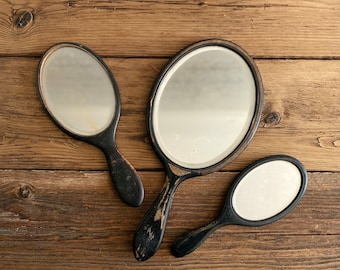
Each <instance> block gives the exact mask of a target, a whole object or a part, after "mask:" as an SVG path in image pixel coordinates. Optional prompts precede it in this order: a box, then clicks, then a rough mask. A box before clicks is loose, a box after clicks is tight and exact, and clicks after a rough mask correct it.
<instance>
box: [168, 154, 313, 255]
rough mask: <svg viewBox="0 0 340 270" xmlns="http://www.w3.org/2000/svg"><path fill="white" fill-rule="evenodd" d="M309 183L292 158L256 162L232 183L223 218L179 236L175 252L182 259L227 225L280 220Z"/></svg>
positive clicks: (175, 244) (256, 224) (268, 222)
mask: <svg viewBox="0 0 340 270" xmlns="http://www.w3.org/2000/svg"><path fill="white" fill-rule="evenodd" d="M307 182H308V177H307V172H306V170H305V168H304V167H303V165H302V164H301V163H300V162H299V161H298V160H296V159H295V158H292V157H290V156H283V155H278V156H271V157H267V158H264V159H261V160H259V161H257V162H255V163H254V164H252V165H250V166H249V167H248V168H246V169H245V170H244V171H243V172H241V173H240V175H239V176H238V177H237V178H236V179H235V180H234V182H233V183H232V185H231V187H230V189H229V191H228V194H227V197H226V201H225V205H224V208H223V210H222V211H221V213H220V215H219V216H218V217H217V218H216V219H215V220H214V221H213V222H210V223H209V224H207V225H205V226H203V227H201V228H198V229H196V230H194V231H192V232H190V233H188V234H185V235H183V236H181V237H179V238H178V239H177V240H176V242H175V243H174V245H173V247H172V253H173V254H174V255H175V256H176V257H183V256H185V255H187V254H189V253H191V252H193V251H194V250H195V249H197V248H198V247H199V246H200V245H201V244H202V243H203V242H204V240H205V239H207V238H208V236H209V235H210V234H211V233H213V232H214V231H215V230H217V229H218V228H220V227H222V226H225V225H230V224H236V225H246V226H262V225H266V224H270V223H272V222H275V221H277V220H279V219H281V218H282V217H284V216H285V215H287V214H288V213H289V212H290V211H291V210H292V209H293V208H294V207H295V206H296V205H297V203H298V202H299V201H300V200H301V198H302V196H303V194H304V192H305V190H306V188H307Z"/></svg>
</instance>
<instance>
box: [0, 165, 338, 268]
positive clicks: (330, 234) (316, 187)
mask: <svg viewBox="0 0 340 270" xmlns="http://www.w3.org/2000/svg"><path fill="white" fill-rule="evenodd" d="M235 175H236V173H227V172H224V173H223V172H222V173H214V174H212V175H210V176H204V177H198V178H195V179H192V180H190V181H187V182H185V183H183V184H182V186H181V187H179V189H178V191H177V193H176V195H175V198H174V203H173V207H172V211H171V212H170V216H169V223H168V227H167V233H166V235H165V238H164V242H163V244H162V245H161V249H160V250H159V252H158V253H157V254H156V255H155V256H154V257H153V258H152V259H151V260H150V261H148V262H144V263H137V262H136V261H135V259H134V258H133V255H132V252H131V242H132V237H133V233H134V229H135V227H136V226H137V224H138V220H139V219H140V218H141V217H142V215H143V212H144V211H146V209H147V208H148V206H149V205H150V204H151V202H152V200H153V199H154V198H155V197H156V195H157V193H158V191H159V189H160V188H161V186H162V183H163V178H164V175H163V173H161V172H142V173H141V177H142V178H143V179H144V183H145V188H146V190H147V191H148V192H147V194H146V200H145V203H144V204H143V206H142V207H141V208H140V209H136V208H130V207H128V206H126V205H125V204H123V203H122V202H121V201H120V200H119V199H118V198H117V196H115V194H114V192H112V187H111V182H110V178H109V175H108V173H106V172H88V171H87V172H81V171H80V172H75V171H36V170H35V171H26V170H19V171H18V170H6V171H0V179H1V180H0V193H1V194H2V196H1V200H0V203H1V208H2V211H1V215H0V218H1V227H0V235H1V241H0V254H1V262H0V265H1V266H2V268H4V269H9V268H11V267H14V266H15V268H16V269H17V268H21V267H22V266H25V267H26V269H27V268H31V269H47V268H49V267H52V268H70V269H79V268H81V269H84V268H90V269H95V268H100V269H103V268H109V267H113V268H114V269H150V268H152V269H164V268H166V269H172V268H174V269H176V268H177V267H178V268H183V267H184V268H185V269H192V268H195V269H206V268H207V267H208V265H209V266H210V267H212V268H213V269H226V268H227V267H230V269H250V268H252V269H254V268H256V269H274V268H276V267H281V269H289V268H293V269H335V268H336V266H338V265H339V262H340V261H339V257H338V254H339V251H340V247H339V240H340V238H339V233H340V220H339V219H338V218H337V216H338V213H339V211H340V197H339V196H338V194H339V185H338V184H337V183H338V182H339V181H340V177H339V174H337V173H310V174H309V178H310V182H309V186H308V189H307V193H306V194H305V197H304V198H303V200H302V201H301V203H300V204H299V205H298V206H297V208H296V209H294V211H293V212H291V213H290V214H289V215H287V216H286V217H285V218H284V219H282V220H280V221H278V222H276V223H273V224H271V225H268V226H264V227H257V228H250V227H241V226H229V227H224V228H221V229H220V230H218V231H217V232H216V233H214V234H213V235H212V236H211V237H210V238H209V239H208V240H207V241H206V242H205V243H204V244H203V246H202V247H201V248H199V249H198V250H197V251H196V252H194V253H192V254H191V255H190V256H188V257H186V258H183V259H175V258H174V257H172V255H171V254H170V251H169V250H170V247H171V244H172V242H173V241H174V240H175V239H176V238H177V237H178V236H179V235H181V234H182V233H184V232H186V231H188V230H190V229H193V228H194V227H196V226H200V225H203V224H204V223H206V222H207V221H209V220H211V219H212V218H214V217H215V216H216V214H217V213H218V211H219V208H220V206H221V203H222V202H223V201H224V195H225V192H226V190H227V187H228V186H229V184H230V183H231V180H232V178H233V177H235ZM207 202H208V203H207ZM18 252H20V255H19V254H18ZM186 267H187V268H186ZM228 269H229V268H228Z"/></svg>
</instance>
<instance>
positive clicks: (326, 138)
mask: <svg viewBox="0 0 340 270" xmlns="http://www.w3.org/2000/svg"><path fill="white" fill-rule="evenodd" d="M104 60H105V61H106V62H107V64H108V65H109V67H110V69H111V70H112V71H113V73H114V75H115V77H116V80H117V83H118V85H119V87H120V92H121V100H122V115H121V118H120V123H119V125H118V131H117V143H118V147H119V149H120V151H121V152H122V154H123V155H124V156H125V157H126V158H128V159H129V161H130V162H131V163H132V164H133V165H134V166H135V167H136V168H137V169H139V170H147V169H155V168H157V169H161V168H162V165H161V164H160V162H159V160H158V158H157V157H156V155H155V154H154V152H153V151H152V149H151V145H150V143H149V141H148V139H147V133H146V127H145V122H146V106H147V100H148V96H149V93H150V89H151V86H152V83H153V80H154V79H155V78H156V76H157V73H158V71H159V70H160V69H161V66H162V65H163V64H164V63H165V62H166V60H165V59H144V58H143V59H140V58H138V59H121V58H118V59H117V58H114V59H112V58H105V59H104ZM0 61H1V68H2V72H1V73H0V81H1V82H2V87H1V88H0V101H1V111H0V117H1V121H2V123H3V124H2V128H1V130H0V140H1V142H2V146H1V151H0V157H1V158H0V168H3V169H19V168H21V169H67V170H73V169H81V170H86V169H88V170H103V169H106V161H105V158H104V156H103V155H102V153H101V152H100V151H99V150H98V149H97V148H95V147H93V146H90V145H87V144H85V143H82V142H79V141H76V140H74V139H72V138H71V137H69V136H68V135H66V134H64V133H63V132H62V131H61V130H59V129H58V128H57V127H56V126H55V125H54V123H53V122H52V121H51V120H50V118H49V117H48V116H47V114H46V112H45V111H44V109H43V108H42V106H41V104H40V102H39V98H38V96H37V89H36V83H35V81H36V70H37V65H38V59H27V58H7V57H3V58H0ZM257 64H258V66H259V69H260V72H261V75H262V77H263V81H264V87H265V106H264V111H263V117H262V118H263V119H262V122H261V123H260V128H259V130H258V132H257V134H256V135H255V139H254V141H253V142H252V143H251V144H250V146H249V147H248V148H247V150H246V151H245V152H244V153H243V154H242V156H241V157H240V158H239V159H238V160H236V161H235V162H233V164H230V165H229V166H227V167H226V169H232V170H235V169H237V170H239V169H242V168H244V167H245V166H246V165H247V164H249V163H250V162H252V161H254V160H256V159H258V158H261V157H264V156H266V155H270V154H278V153H282V154H283V153H284V154H289V155H292V156H296V157H297V158H299V159H301V161H302V162H303V163H304V164H305V166H306V167H307V169H308V170H313V171H340V162H339V160H338V158H339V151H340V134H339V131H340V122H339V121H338V120H339V116H340V107H339V106H338V105H339V101H340V99H339V85H340V76H339V74H340V61H338V60H327V61H325V60H312V61H306V60H290V61H287V60H284V61H282V60H258V61H257ZM283 146H284V147H283ZM307 153H308V154H307ZM141 157H143V158H141Z"/></svg>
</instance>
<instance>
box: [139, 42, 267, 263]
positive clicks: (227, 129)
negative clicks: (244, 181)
mask: <svg viewBox="0 0 340 270" xmlns="http://www.w3.org/2000/svg"><path fill="white" fill-rule="evenodd" d="M262 106H263V86H262V81H261V77H260V74H259V72H258V69H257V67H256V65H255V63H254V61H253V60H252V59H251V57H250V56H249V55H248V54H247V53H246V52H245V51H244V50H243V49H241V48H240V47H239V46H237V45H236V44H234V43H231V42H228V41H224V40H206V41H201V42H198V43H195V44H193V45H190V46H188V47H186V48H184V49H183V50H181V51H180V52H179V53H178V54H177V55H176V56H174V57H173V58H172V59H171V60H170V61H169V62H168V63H167V64H166V65H165V67H164V68H163V70H162V71H161V72H160V74H159V77H158V79H157V80H156V82H155V84H154V86H153V89H152V92H151V95H150V100H149V108H148V115H147V125H148V132H149V137H150V140H151V142H152V145H153V147H154V149H155V151H156V153H157V154H158V156H159V157H160V159H161V160H162V162H163V164H164V166H165V169H166V173H167V177H166V182H165V184H164V187H163V189H162V191H161V192H160V194H159V196H158V198H156V200H155V201H154V203H153V204H152V205H151V207H150V208H149V210H148V211H147V213H146V214H145V216H144V218H143V219H142V221H141V222H140V224H139V225H138V227H137V230H136V233H135V237H134V253H135V257H136V259H137V260H141V261H143V260H147V259H148V258H150V257H151V256H152V255H153V254H154V253H155V252H156V251H157V249H158V248H159V246H160V243H161V241H162V238H163V235H164V231H165V227H166V222H167V217H168V212H169V209H170V206H171V201H172V197H173V194H174V191H175V189H176V188H177V186H178V185H179V184H180V183H181V182H182V181H184V180H186V179H188V178H191V177H194V176H199V175H203V174H207V173H210V172H213V171H216V170H218V169H220V168H222V167H224V166H226V165H227V164H228V163H230V162H231V161H232V160H234V159H235V158H236V157H237V156H238V155H239V154H240V153H241V152H242V151H243V150H244V149H245V148H246V147H247V145H248V144H249V143H250V141H251V139H252V138H253V136H254V134H255V132H256V129H257V127H258V124H259V121H260V116H261V111H262ZM150 235H151V236H152V237H150Z"/></svg>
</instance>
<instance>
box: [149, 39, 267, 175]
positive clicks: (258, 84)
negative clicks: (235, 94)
mask: <svg viewBox="0 0 340 270" xmlns="http://www.w3.org/2000/svg"><path fill="white" fill-rule="evenodd" d="M207 46H218V47H222V48H226V49H229V50H231V51H232V52H234V53H236V54H237V55H238V56H240V57H241V58H242V59H243V60H244V61H245V62H246V64H247V65H248V67H249V69H250V71H251V73H252V76H253V78H254V82H255V89H256V95H255V99H256V100H255V110H254V114H253V117H252V120H251V123H250V126H249V129H248V131H247V132H246V134H245V136H244V137H243V139H242V140H241V143H240V144H238V145H237V146H236V147H235V148H234V150H233V151H232V152H231V153H230V154H228V155H227V156H225V157H224V158H223V159H221V160H219V161H218V162H216V163H215V164H213V165H209V166H207V167H203V168H188V167H184V166H182V165H179V164H177V163H175V162H174V161H172V160H171V159H170V158H168V157H167V155H166V154H165V153H164V152H163V151H162V149H161V147H160V145H159V143H158V142H157V138H156V133H155V130H154V128H153V125H154V124H153V123H154V116H153V109H154V104H155V98H156V95H157V93H158V89H159V87H160V85H161V83H162V81H163V79H164V77H165V76H166V75H167V74H168V73H169V71H171V69H172V68H173V67H174V66H175V65H176V64H177V63H178V62H179V61H180V60H181V59H182V58H183V57H185V56H186V55H188V54H190V53H192V52H194V51H195V50H197V49H200V48H204V47H207ZM263 103H264V90H263V84H262V79H261V75H260V72H259V70H258V68H257V66H256V64H255V62H254V60H253V59H252V58H251V57H250V56H249V55H248V54H247V53H246V52H245V51H244V50H243V49H242V48H240V47H239V46H238V45H236V44H235V43H232V42H230V41H226V40H222V39H208V40H203V41H199V42H196V43H193V44H191V45H189V46H187V47H185V48H184V49H182V50H181V51H179V52H178V53H177V54H176V55H175V56H174V57H173V58H171V59H170V61H169V62H168V63H167V64H166V65H165V66H164V67H163V69H162V70H161V72H160V73H159V76H158V78H157V79H156V80H155V82H154V84H153V86H152V89H151V94H150V97H149V103H148V108H147V123H146V125H147V130H148V135H149V139H150V140H151V142H152V146H153V148H154V150H155V152H156V153H157V155H158V156H159V157H160V159H161V161H162V162H163V164H164V165H165V168H166V169H167V170H168V169H169V166H170V167H171V169H172V170H173V171H178V170H179V174H182V173H183V171H184V172H188V171H189V172H191V173H193V174H196V175H204V174H208V173H211V172H214V171H216V170H218V169H220V168H223V167H224V166H226V165H227V164H229V163H230V162H232V161H233V160H234V159H235V158H236V157H237V156H238V155H240V154H241V153H242V152H243V151H244V150H245V148H246V147H247V146H248V144H249V143H250V142H251V140H252V138H253V137H254V135H255V133H256V130H257V128H258V125H259V123H260V120H261V113H262V108H263ZM176 168H177V169H176Z"/></svg>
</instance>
